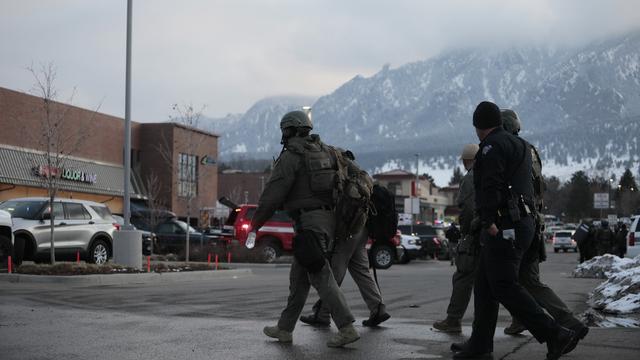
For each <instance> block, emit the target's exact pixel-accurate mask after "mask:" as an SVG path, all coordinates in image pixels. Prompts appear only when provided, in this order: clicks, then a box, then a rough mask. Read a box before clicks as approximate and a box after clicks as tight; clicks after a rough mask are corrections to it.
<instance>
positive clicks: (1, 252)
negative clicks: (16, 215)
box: [0, 210, 13, 269]
mask: <svg viewBox="0 0 640 360" xmlns="http://www.w3.org/2000/svg"><path fill="white" fill-rule="evenodd" d="M12 228H13V222H12V221H11V214H10V213H8V212H6V211H4V210H0V269H6V268H7V266H8V265H9V262H8V260H9V256H11V251H12V249H13V231H12Z"/></svg>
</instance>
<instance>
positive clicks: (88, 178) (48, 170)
mask: <svg viewBox="0 0 640 360" xmlns="http://www.w3.org/2000/svg"><path fill="white" fill-rule="evenodd" d="M31 171H32V173H33V175H35V176H40V177H59V178H61V179H65V180H69V181H77V182H83V183H87V184H95V183H96V181H97V180H98V175H96V174H90V173H87V172H84V171H80V170H75V169H69V168H57V167H54V166H46V165H40V166H35V167H33V168H32V169H31Z"/></svg>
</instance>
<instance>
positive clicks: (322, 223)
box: [278, 210, 355, 331]
mask: <svg viewBox="0 0 640 360" xmlns="http://www.w3.org/2000/svg"><path fill="white" fill-rule="evenodd" d="M302 229H305V230H310V231H313V232H316V233H318V234H319V235H321V236H320V237H321V238H322V239H323V240H324V242H325V243H324V244H322V246H323V247H324V248H326V247H327V246H328V243H329V241H330V240H331V239H332V237H333V234H334V231H335V218H334V215H333V213H332V212H330V211H326V210H314V211H309V212H305V213H303V214H301V215H300V217H299V218H298V219H297V221H296V231H298V232H300V231H301V230H302ZM311 286H313V287H314V288H315V289H316V290H317V291H318V295H320V299H321V300H322V301H323V302H325V303H327V304H328V305H329V308H330V309H331V317H332V318H333V321H334V322H335V323H336V326H337V327H338V328H342V327H344V326H346V325H349V324H351V323H353V322H354V321H355V319H354V317H353V315H351V310H349V306H348V305H347V301H346V299H345V297H344V295H343V294H342V291H341V290H340V288H339V287H338V284H337V283H336V280H335V278H334V276H333V272H332V271H331V266H330V265H329V262H328V261H326V260H325V266H324V267H323V268H322V270H320V271H319V272H317V273H313V274H312V273H308V272H307V270H306V269H305V268H304V267H302V266H301V265H300V263H298V261H297V260H296V259H295V258H294V260H293V264H291V271H290V272H289V297H288V299H287V306H286V307H285V309H284V310H283V311H282V314H281V315H280V320H279V321H278V328H280V329H281V330H285V331H293V329H294V328H295V326H296V322H298V318H299V317H300V313H301V312H302V309H303V308H304V304H305V302H306V301H307V296H308V295H309V288H310V287H311Z"/></svg>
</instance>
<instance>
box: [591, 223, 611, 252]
mask: <svg viewBox="0 0 640 360" xmlns="http://www.w3.org/2000/svg"><path fill="white" fill-rule="evenodd" d="M595 243H596V250H597V255H598V256H602V255H604V254H615V252H616V249H615V247H616V243H615V237H614V234H613V231H611V229H610V228H609V221H607V220H602V221H601V222H600V228H599V229H598V230H596V236H595Z"/></svg>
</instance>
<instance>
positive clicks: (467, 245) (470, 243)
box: [433, 169, 479, 332]
mask: <svg viewBox="0 0 640 360" xmlns="http://www.w3.org/2000/svg"><path fill="white" fill-rule="evenodd" d="M456 203H457V204H458V207H459V208H460V211H461V212H460V217H459V222H460V232H461V234H462V238H461V240H460V242H459V244H458V248H457V249H456V251H457V252H458V255H457V256H456V261H455V263H456V271H455V273H453V277H452V279H451V283H452V291H451V298H450V300H449V306H448V307H447V318H446V319H445V320H443V321H438V322H436V323H434V324H433V327H434V328H436V329H438V330H441V331H445V332H461V331H462V328H461V325H460V321H461V320H462V317H463V316H464V313H465V312H466V311H467V307H469V301H470V300H471V292H472V290H473V282H474V281H475V277H476V269H477V264H478V254H479V251H478V239H477V232H476V231H472V220H473V218H474V212H475V190H474V187H473V169H471V170H469V171H468V172H467V174H465V176H464V177H463V178H462V180H461V181H460V189H459V190H458V194H457V197H456Z"/></svg>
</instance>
